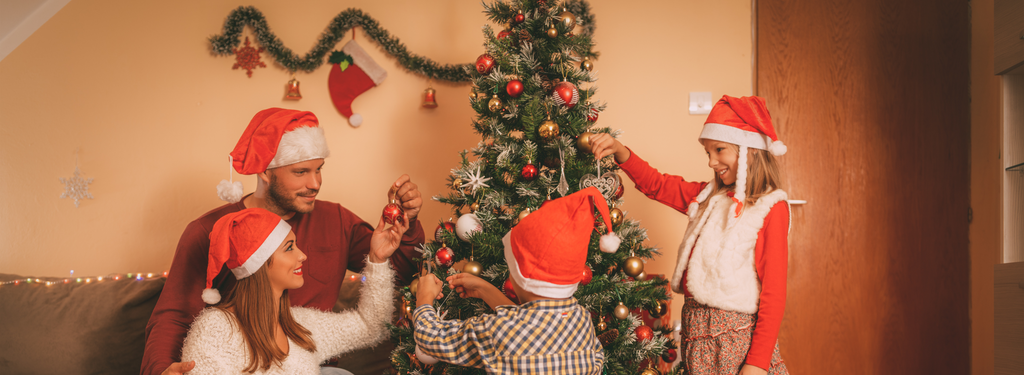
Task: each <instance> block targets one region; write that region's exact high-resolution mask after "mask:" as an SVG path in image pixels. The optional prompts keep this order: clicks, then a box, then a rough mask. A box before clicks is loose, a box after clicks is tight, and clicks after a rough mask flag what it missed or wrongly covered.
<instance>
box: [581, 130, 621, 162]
mask: <svg viewBox="0 0 1024 375" xmlns="http://www.w3.org/2000/svg"><path fill="white" fill-rule="evenodd" d="M590 150H591V152H593V153H594V157H595V158H596V159H597V160H601V159H603V158H604V157H605V156H608V155H612V154H614V155H615V162H616V163H619V164H622V163H625V162H626V160H629V155H630V153H629V149H628V148H626V146H624V145H623V144H622V143H621V142H619V141H618V140H617V139H615V138H613V137H612V136H611V134H607V133H599V134H594V135H592V136H590Z"/></svg>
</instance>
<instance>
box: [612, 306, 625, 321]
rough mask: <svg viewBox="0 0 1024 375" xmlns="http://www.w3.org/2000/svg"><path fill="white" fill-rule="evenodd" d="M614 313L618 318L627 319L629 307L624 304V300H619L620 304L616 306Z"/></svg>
mask: <svg viewBox="0 0 1024 375" xmlns="http://www.w3.org/2000/svg"><path fill="white" fill-rule="evenodd" d="M612 315H614V316H615V318H616V319H626V318H628V317H629V308H628V307H626V305H623V304H622V302H619V305H618V306H615V309H614V310H612Z"/></svg>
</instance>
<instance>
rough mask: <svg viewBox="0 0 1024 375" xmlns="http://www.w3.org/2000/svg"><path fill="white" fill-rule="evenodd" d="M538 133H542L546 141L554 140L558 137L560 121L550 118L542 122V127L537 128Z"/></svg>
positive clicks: (541, 135)
mask: <svg viewBox="0 0 1024 375" xmlns="http://www.w3.org/2000/svg"><path fill="white" fill-rule="evenodd" d="M537 133H538V134H540V137H541V138H542V139H544V140H545V141H548V142H550V141H553V140H555V138H558V123H556V122H554V121H551V120H550V119H548V120H545V121H544V122H543V123H541V124H540V127H539V128H537Z"/></svg>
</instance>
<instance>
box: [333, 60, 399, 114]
mask: <svg viewBox="0 0 1024 375" xmlns="http://www.w3.org/2000/svg"><path fill="white" fill-rule="evenodd" d="M328 61H329V62H330V63H331V64H333V66H331V74H330V75H329V76H328V77H327V90H328V91H330V93H331V101H332V102H334V107H335V108H337V109H338V112H341V114H342V115H344V116H345V117H348V123H349V124H351V125H352V126H355V127H358V126H359V125H362V124H363V116H362V115H360V114H358V113H355V114H353V113H352V101H353V100H355V98H356V97H357V96H359V94H362V93H364V92H366V90H369V89H371V88H373V87H374V86H377V85H379V84H380V83H381V82H384V78H387V77H388V72H387V71H385V70H384V68H381V66H380V65H377V62H375V61H373V59H371V58H370V55H367V54H366V51H364V50H363V48H362V47H360V46H359V44H357V43H356V41H355V40H352V41H349V42H348V43H347V44H345V47H343V48H342V49H341V51H334V53H332V54H331V58H330V60H328Z"/></svg>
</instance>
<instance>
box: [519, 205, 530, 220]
mask: <svg viewBox="0 0 1024 375" xmlns="http://www.w3.org/2000/svg"><path fill="white" fill-rule="evenodd" d="M528 215H530V208H524V209H523V211H521V212H519V220H518V221H523V219H525V218H526V216H528Z"/></svg>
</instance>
